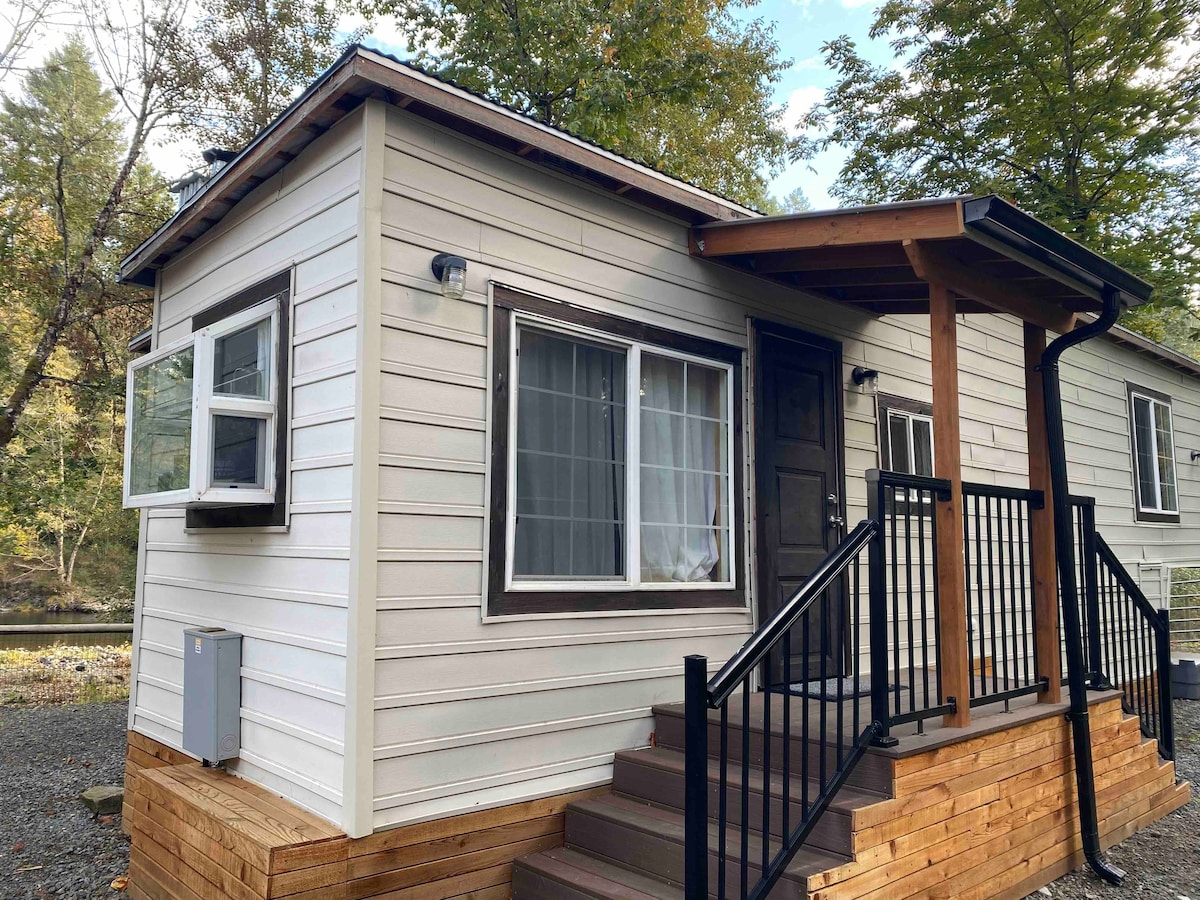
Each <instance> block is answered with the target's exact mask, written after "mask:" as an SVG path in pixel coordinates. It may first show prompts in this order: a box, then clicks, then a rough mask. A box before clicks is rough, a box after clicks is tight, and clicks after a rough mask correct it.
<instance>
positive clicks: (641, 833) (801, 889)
mask: <svg viewBox="0 0 1200 900" xmlns="http://www.w3.org/2000/svg"><path fill="white" fill-rule="evenodd" d="M654 713H655V722H656V725H655V738H656V742H655V743H656V746H654V747H650V748H647V749H643V750H635V751H627V752H622V753H618V754H617V755H616V760H615V764H614V767H613V785H612V793H611V794H608V795H604V796H601V797H595V798H590V799H588V800H585V801H583V802H580V803H573V804H571V805H570V806H568V807H567V812H566V833H565V846H564V847H563V848H561V849H555V850H547V851H543V852H541V853H537V854H534V855H532V856H528V857H525V858H524V859H520V860H517V862H516V864H515V866H514V870H513V898H514V900H534V898H544V900H582V898H591V900H608V898H611V900H651V898H654V900H677V898H682V897H683V831H684V820H683V797H684V756H683V706H682V704H672V705H667V706H659V707H655V709H654ZM717 722H719V719H715V718H714V719H713V720H712V721H711V722H710V725H715V723H717ZM739 723H740V719H739ZM771 730H772V732H773V735H772V737H773V740H772V770H774V771H775V773H776V774H774V775H773V777H772V780H771V789H770V791H769V793H768V795H767V796H766V797H764V791H763V788H764V781H765V779H764V777H763V768H762V762H763V745H764V735H763V726H762V710H761V706H758V707H752V712H751V718H750V761H751V766H750V769H749V779H748V784H747V789H748V793H749V817H750V821H751V822H752V823H757V826H756V827H754V828H753V829H752V833H751V835H750V838H749V841H748V850H749V852H748V854H747V855H748V866H747V867H748V869H749V878H750V883H751V884H753V883H754V882H755V881H756V880H757V879H758V877H759V874H760V872H761V863H762V846H763V844H762V842H763V835H762V831H761V829H762V814H763V804H764V803H767V802H769V803H770V804H771V825H772V829H771V830H772V834H771V835H770V836H769V838H768V840H769V842H770V845H771V849H772V852H773V850H774V848H776V847H778V845H779V838H780V835H779V831H780V829H781V822H782V805H783V786H782V774H781V773H780V771H779V768H780V766H781V759H780V758H781V755H782V746H783V734H782V732H781V731H780V729H779V728H778V726H775V727H773V728H772V729H771ZM794 731H795V730H794ZM717 737H718V735H717V732H716V731H715V730H714V731H713V733H712V735H711V740H710V741H709V747H710V752H711V751H712V750H714V749H715V748H717V747H719V743H718V741H717ZM789 745H790V747H791V754H792V763H791V765H792V771H793V776H792V777H791V779H790V781H791V785H790V801H791V802H790V806H791V810H792V812H791V816H790V820H791V823H792V824H793V825H794V824H795V823H796V822H797V821H798V819H799V816H800V798H801V797H802V796H804V793H805V785H804V784H803V782H802V780H801V779H800V778H798V777H795V775H794V772H795V771H796V770H798V769H799V763H798V760H799V759H800V758H801V757H802V756H803V754H804V753H805V752H808V753H809V754H810V760H811V761H812V762H813V764H816V763H817V761H818V758H817V756H816V755H815V749H814V748H815V745H814V744H813V742H812V741H811V740H810V741H809V742H808V746H807V748H806V747H805V744H804V742H803V740H802V738H800V737H798V736H797V734H796V733H793V734H792V735H790V740H789ZM729 747H730V750H731V752H732V751H734V750H735V748H736V753H735V754H734V756H735V758H734V759H731V761H730V763H729V765H728V769H727V796H728V809H729V815H730V822H731V827H730V828H729V831H728V834H727V837H726V839H727V859H726V878H727V883H728V884H729V885H731V886H736V885H737V884H738V881H739V878H740V866H741V837H740V832H739V831H738V829H737V828H736V827H734V826H736V825H738V824H739V823H740V818H741V790H742V767H741V757H740V754H741V747H742V734H741V730H740V728H738V729H732V728H731V730H730V733H729ZM881 764H882V765H881ZM859 769H861V770H862V771H858V772H856V773H855V774H854V775H853V776H852V777H851V781H850V784H848V785H847V786H846V787H845V788H843V789H842V791H841V792H839V794H838V796H837V797H836V798H835V800H834V802H833V805H832V806H831V807H830V808H829V809H828V810H827V811H826V813H825V815H823V816H822V817H821V819H820V820H819V822H818V824H817V826H816V828H815V829H814V831H813V833H812V835H811V836H810V838H809V840H808V841H807V842H806V843H805V845H804V846H803V847H801V848H800V850H799V852H798V853H797V854H796V856H795V857H794V858H793V859H792V861H791V864H790V865H789V866H788V869H787V872H786V874H785V875H784V877H783V879H782V880H781V881H780V882H779V884H778V885H777V886H776V888H775V890H774V891H772V894H771V896H772V897H780V898H802V897H805V896H806V885H807V883H808V879H809V878H810V877H811V876H813V875H816V874H819V873H821V872H825V871H827V870H830V869H833V868H837V867H839V866H842V865H845V864H846V863H848V862H850V861H851V859H852V855H851V846H852V843H853V832H852V826H853V812H854V810H855V809H859V808H862V807H866V806H870V805H872V804H875V803H879V802H881V801H883V800H885V799H886V798H887V796H888V794H887V793H886V792H885V791H886V787H887V785H889V784H890V780H891V762H890V760H887V759H884V758H882V757H880V758H878V760H873V758H872V757H871V756H868V757H865V758H864V760H863V763H862V764H860V766H859ZM719 779H720V766H719V763H718V761H717V760H716V759H715V758H711V757H710V763H709V770H708V784H709V811H710V815H711V816H712V818H711V819H710V825H709V851H710V852H709V884H710V888H711V890H713V891H715V890H716V885H717V865H718V857H717V846H718V839H719V835H718V833H717V830H718V828H717V824H716V822H715V815H716V811H717V808H718V794H719V790H720V788H719V784H720V781H719ZM881 788H883V789H884V790H880V789H881ZM817 791H818V787H817V785H816V783H815V782H812V781H810V783H809V785H808V788H807V796H808V797H809V798H812V797H815V796H816V793H817ZM714 896H715V895H714Z"/></svg>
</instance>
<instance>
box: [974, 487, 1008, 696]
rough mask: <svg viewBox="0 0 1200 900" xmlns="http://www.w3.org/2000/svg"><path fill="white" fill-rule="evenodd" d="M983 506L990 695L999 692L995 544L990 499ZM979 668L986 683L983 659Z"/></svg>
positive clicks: (985, 667)
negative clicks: (985, 545)
mask: <svg viewBox="0 0 1200 900" xmlns="http://www.w3.org/2000/svg"><path fill="white" fill-rule="evenodd" d="M984 505H985V507H986V509H987V561H988V562H987V564H988V622H989V623H990V624H991V626H992V634H991V638H992V641H991V644H992V693H993V694H994V693H996V692H998V691H999V690H1000V684H999V670H1000V660H999V654H998V653H997V652H996V570H995V568H994V566H995V555H994V553H993V548H994V546H995V544H994V541H993V540H992V498H991V497H987V498H985V501H984ZM1001 570H1003V564H1001ZM981 656H983V657H986V656H987V653H986V652H984V653H983V654H981ZM979 668H980V671H981V672H983V673H985V674H984V675H983V678H984V681H985V682H986V679H987V675H986V672H987V666H986V665H985V662H984V660H983V659H980V661H979ZM983 693H985V694H986V693H987V691H986V690H984V692H983Z"/></svg>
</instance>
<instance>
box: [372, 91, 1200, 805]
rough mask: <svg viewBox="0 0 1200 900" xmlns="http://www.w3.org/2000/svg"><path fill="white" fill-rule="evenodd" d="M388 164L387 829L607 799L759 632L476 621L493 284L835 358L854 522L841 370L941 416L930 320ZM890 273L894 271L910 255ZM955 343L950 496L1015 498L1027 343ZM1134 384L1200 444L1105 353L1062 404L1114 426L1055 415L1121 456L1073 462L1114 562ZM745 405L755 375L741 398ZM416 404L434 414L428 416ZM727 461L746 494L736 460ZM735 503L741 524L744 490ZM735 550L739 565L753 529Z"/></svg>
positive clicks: (380, 737)
mask: <svg viewBox="0 0 1200 900" xmlns="http://www.w3.org/2000/svg"><path fill="white" fill-rule="evenodd" d="M385 144H386V148H387V149H386V155H385V167H384V199H383V222H382V230H383V258H382V267H383V278H384V299H383V304H384V321H383V327H384V347H385V352H384V360H383V366H384V371H385V373H386V375H387V377H386V378H385V380H384V382H383V393H382V399H381V403H382V406H383V408H382V410H381V435H382V439H381V447H380V449H381V458H380V507H379V508H380V525H379V529H380V534H381V536H387V537H386V538H381V544H380V582H379V583H380V594H379V601H378V626H377V648H376V697H375V707H376V708H375V722H376V726H375V748H374V749H375V756H376V762H375V785H376V788H375V790H376V799H375V822H376V826H377V827H391V826H395V825H399V824H403V823H406V822H419V821H423V820H427V819H431V818H435V817H437V816H439V815H446V814H449V813H452V812H454V811H456V810H462V809H467V808H471V807H473V806H475V805H478V804H483V805H490V804H497V803H502V802H511V801H513V800H518V799H522V798H531V797H537V796H539V795H541V794H543V793H544V792H547V791H550V790H559V789H567V788H568V787H570V786H576V787H585V786H587V785H589V784H591V783H593V781H592V780H593V779H596V778H597V777H599V778H601V779H603V778H604V777H606V776H607V773H608V772H609V771H610V766H611V755H612V753H613V752H615V751H616V750H618V749H626V748H628V747H633V746H641V745H645V744H646V743H648V742H649V740H650V735H649V731H650V729H651V726H652V723H651V720H650V719H649V717H648V711H647V707H646V705H645V704H647V703H648V702H651V698H653V697H659V696H665V695H668V694H671V695H672V696H674V697H675V698H676V699H677V697H678V691H679V683H678V676H679V673H680V671H681V662H680V660H681V654H680V651H681V649H682V650H685V652H686V650H687V649H688V648H690V650H691V652H704V653H706V654H707V655H708V656H709V658H710V661H711V664H712V665H713V666H716V665H719V664H720V663H721V662H723V661H724V659H726V658H727V657H728V655H729V654H730V653H732V652H733V651H734V650H735V649H736V648H737V647H738V646H740V644H741V643H742V642H743V640H744V639H745V637H746V636H747V635H748V634H749V632H750V630H751V628H752V621H751V616H750V613H749V612H744V613H737V612H727V611H708V612H705V611H703V610H691V611H680V610H670V609H667V610H651V609H643V610H636V611H633V612H630V611H611V612H607V613H591V614H579V615H554V614H547V613H542V614H535V615H529V616H515V617H503V616H490V615H488V613H487V605H486V604H487V594H488V585H487V583H486V581H487V572H488V571H489V570H490V569H491V567H492V566H494V565H496V564H498V562H497V561H495V560H494V559H493V558H492V557H493V553H494V551H492V552H489V548H488V546H487V532H486V527H485V526H486V524H487V521H488V519H487V516H488V515H492V514H493V513H487V511H486V499H485V498H486V490H487V485H488V484H489V481H490V479H494V478H497V477H504V473H503V472H500V471H498V470H496V469H493V468H492V467H491V466H490V465H489V463H488V454H487V430H486V429H489V428H492V427H495V422H494V420H493V418H492V414H491V412H490V411H489V406H490V404H489V402H488V397H489V393H490V389H491V383H490V380H489V377H488V376H487V373H488V371H489V370H488V369H487V368H485V367H483V366H481V359H486V357H481V356H480V355H477V354H478V351H479V350H483V351H484V352H485V353H493V352H495V349H496V347H497V346H498V345H497V336H496V335H495V334H494V333H492V331H491V328H490V317H489V315H488V311H489V308H490V303H491V299H492V293H493V287H492V286H493V285H495V286H501V287H503V288H506V289H512V290H515V291H518V292H521V293H524V294H530V295H533V296H535V297H542V298H546V299H548V300H552V301H558V302H562V303H569V304H572V305H574V306H576V307H579V308H581V309H584V310H591V311H594V312H596V313H600V314H604V315H610V316H619V317H622V318H625V319H628V320H630V321H632V322H637V323H644V324H645V325H647V326H652V327H656V328H663V329H669V330H671V331H674V332H679V333H683V334H687V335H690V336H693V337H695V338H699V339H703V340H711V341H717V342H720V343H722V344H727V345H731V346H734V347H741V348H746V347H748V346H749V341H750V332H749V326H748V324H747V321H748V319H749V318H754V317H758V318H763V319H767V320H772V321H778V322H781V323H785V324H790V325H793V326H796V327H799V328H802V329H806V330H809V331H812V332H815V333H817V334H820V335H824V336H827V337H829V338H832V339H834V340H839V341H841V343H842V345H843V356H844V360H843V366H844V368H845V372H844V373H843V375H844V383H845V384H846V390H845V394H844V407H845V419H846V434H847V445H846V460H845V466H846V472H845V478H846V484H845V494H846V498H847V506H848V516H849V521H857V519H859V518H861V517H862V516H863V515H864V514H865V510H866V487H865V483H864V481H863V473H864V472H865V470H866V469H868V468H871V467H873V466H875V465H877V456H876V443H877V441H876V421H875V420H876V416H875V404H874V398H873V397H871V396H869V395H864V394H862V393H860V392H859V391H858V390H857V389H855V388H853V386H852V385H850V379H849V371H850V369H851V368H853V367H854V366H855V365H865V366H868V367H870V368H875V369H877V370H879V371H880V372H881V376H880V389H881V390H885V391H886V392H887V393H889V394H898V395H901V396H905V397H908V398H910V399H912V400H917V401H924V402H928V401H929V400H930V396H931V384H932V380H931V372H930V338H929V327H928V318H927V317H924V316H885V317H877V316H871V315H866V314H863V313H860V312H858V311H856V310H852V309H847V308H846V307H844V306H838V305H835V304H832V303H829V302H826V301H822V300H819V299H815V298H812V297H808V296H805V295H803V294H800V293H797V292H795V291H792V290H788V289H786V288H784V287H782V286H779V285H776V284H772V283H770V282H768V281H765V280H763V279H760V278H754V277H751V276H748V275H746V274H744V273H739V272H736V271H733V270H731V269H729V268H727V267H723V266H720V265H716V264H712V263H709V262H706V261H704V260H699V259H697V258H695V257H692V256H689V248H688V245H687V238H688V231H687V229H686V228H685V227H684V226H683V224H682V223H680V222H679V221H677V220H672V219H670V218H669V217H665V216H661V215H658V214H656V213H654V212H652V211H649V210H647V209H646V208H645V207H643V206H637V205H634V204H631V203H626V202H625V201H623V200H622V199H620V198H619V197H614V196H613V195H612V194H610V193H607V192H602V191H598V190H595V189H593V188H591V187H588V186H585V185H580V183H579V182H577V181H572V180H571V179H568V178H566V177H564V176H559V175H556V174H547V173H546V172H545V170H543V169H540V168H538V167H537V166H536V165H535V164H533V163H530V162H526V161H523V160H521V159H519V158H517V159H514V158H512V157H509V156H506V155H503V154H500V153H497V152H496V151H495V150H494V149H493V148H490V147H488V146H486V145H485V144H483V143H480V142H478V141H475V140H472V139H469V138H465V137H463V136H461V135H458V134H454V133H451V132H450V131H449V130H447V129H444V128H441V127H439V126H437V125H436V124H430V123H429V122H428V121H424V120H422V119H420V118H417V117H415V116H412V115H409V114H407V113H406V112H404V111H401V110H399V109H395V108H390V109H389V110H388V117H387V128H386V133H385ZM943 224H944V225H945V227H948V228H953V227H954V226H953V223H950V224H945V223H943ZM736 227H737V226H735V225H730V226H722V227H720V228H715V229H711V230H710V231H709V232H708V233H712V234H715V233H719V232H722V231H724V230H726V229H727V228H728V229H731V230H734V229H736ZM931 227H932V226H931ZM939 227H941V226H939ZM442 251H453V252H456V253H460V254H462V255H464V256H465V257H466V258H467V260H468V270H467V293H466V295H465V297H464V298H463V299H462V300H459V301H448V300H445V299H443V298H441V296H440V293H439V289H438V285H437V284H436V283H434V282H433V280H432V275H431V274H430V272H429V268H428V267H429V260H430V258H431V257H432V256H433V254H435V253H437V252H442ZM897 261H898V264H903V263H904V262H905V260H904V258H903V253H902V251H901V256H900V257H899V258H897ZM957 331H958V344H959V365H960V383H959V390H960V403H961V417H962V422H961V425H962V459H963V466H964V476H963V477H964V479H967V480H978V481H983V482H986V483H998V484H1009V485H1013V486H1018V487H1020V486H1024V485H1025V483H1026V479H1027V477H1028V465H1027V459H1028V457H1027V443H1026V438H1025V412H1024V410H1025V375H1024V367H1023V362H1022V359H1023V334H1022V326H1021V323H1020V322H1018V321H1017V320H1016V319H1014V318H1012V317H1011V316H1006V315H999V314H997V315H971V316H966V317H960V318H959V320H958V328H957ZM426 346H428V349H425V347H426ZM389 348H390V349H389ZM409 351H411V353H410V352H409ZM1127 368H1137V369H1138V371H1139V372H1143V373H1145V375H1144V378H1143V381H1142V382H1140V383H1145V384H1147V385H1148V386H1153V385H1154V384H1155V383H1159V382H1161V380H1162V379H1164V378H1165V379H1167V380H1168V381H1170V382H1171V387H1173V388H1174V390H1175V391H1176V396H1177V397H1178V396H1179V393H1180V392H1183V391H1190V392H1192V394H1193V398H1192V400H1190V401H1187V402H1181V401H1180V400H1179V399H1177V400H1176V401H1175V407H1174V409H1175V415H1176V429H1177V434H1178V435H1182V434H1184V433H1185V430H1194V431H1195V433H1198V434H1200V427H1198V426H1200V403H1197V402H1196V401H1197V400H1200V392H1198V391H1197V390H1196V388H1197V386H1196V385H1195V384H1194V383H1192V382H1190V381H1185V380H1183V377H1182V375H1181V373H1180V372H1179V371H1178V370H1177V369H1170V368H1168V367H1166V366H1164V365H1162V364H1160V363H1158V362H1156V361H1154V360H1153V359H1151V358H1149V357H1147V356H1145V355H1144V354H1136V353H1134V352H1132V351H1130V350H1126V349H1124V348H1122V347H1119V346H1117V345H1116V344H1115V343H1113V342H1111V341H1098V342H1093V343H1092V344H1090V345H1088V346H1086V347H1085V348H1083V349H1081V350H1077V351H1072V353H1071V354H1069V355H1068V357H1067V358H1066V359H1065V360H1064V363H1063V379H1064V385H1065V386H1066V390H1067V392H1068V395H1070V393H1071V392H1073V391H1074V392H1077V391H1079V390H1085V389H1087V386H1088V385H1092V384H1095V385H1096V387H1095V388H1094V390H1096V391H1098V392H1100V393H1102V394H1104V395H1106V396H1107V395H1108V394H1109V393H1112V394H1113V395H1114V396H1116V397H1117V398H1118V402H1117V403H1116V405H1115V407H1114V408H1112V409H1110V408H1109V405H1108V404H1101V403H1097V404H1091V405H1090V406H1089V405H1088V404H1085V403H1078V402H1077V403H1075V404H1073V405H1072V406H1071V407H1070V408H1069V410H1068V415H1067V430H1068V436H1069V439H1070V440H1071V441H1072V444H1073V445H1079V446H1080V447H1091V448H1097V447H1105V446H1108V445H1109V444H1110V443H1112V444H1113V446H1112V449H1111V451H1109V454H1110V455H1104V456H1102V458H1099V459H1095V460H1093V459H1090V458H1089V457H1087V456H1086V455H1084V454H1080V458H1082V459H1084V460H1086V462H1084V463H1082V464H1081V463H1079V462H1076V463H1075V464H1073V466H1072V479H1073V482H1074V483H1076V484H1078V485H1079V490H1080V491H1082V492H1091V491H1093V490H1094V491H1095V492H1103V493H1104V496H1103V499H1102V504H1103V505H1102V507H1101V509H1100V510H1099V516H1100V520H1101V521H1102V522H1105V521H1107V522H1109V523H1110V527H1109V532H1110V533H1112V535H1113V536H1114V537H1116V538H1117V539H1120V538H1121V537H1122V536H1123V535H1125V534H1127V532H1125V531H1124V528H1125V525H1128V526H1129V527H1130V528H1134V527H1136V528H1142V529H1144V526H1135V525H1134V523H1133V515H1132V506H1131V503H1132V475H1131V471H1132V470H1131V465H1130V460H1129V454H1128V450H1127V449H1125V450H1123V451H1122V447H1123V446H1124V445H1123V444H1122V445H1121V446H1117V444H1116V443H1115V441H1116V439H1110V438H1109V437H1107V436H1106V435H1105V434H1104V432H1105V431H1110V430H1112V429H1114V428H1123V427H1125V423H1124V421H1123V418H1122V410H1123V407H1122V403H1123V397H1124V388H1123V379H1124V377H1125V375H1124V373H1125V371H1126V369H1127ZM1150 371H1154V372H1155V373H1156V375H1155V376H1154V378H1151V376H1150V375H1149V372H1150ZM1097 372H1098V373H1099V374H1100V375H1101V376H1102V377H1101V378H1099V379H1097V378H1096V377H1095V373H1097ZM1139 377H1143V376H1139ZM1155 378H1157V379H1159V382H1155V380H1154V379H1155ZM1146 379H1149V380H1146ZM443 385H444V386H447V387H451V386H452V387H453V390H444V389H443V387H442V386H443ZM752 389H753V388H752V385H751V384H750V379H749V373H748V371H745V370H744V371H743V393H744V394H745V395H746V396H747V397H748V396H749V394H750V392H751V391H752ZM1163 390H1165V391H1167V392H1170V389H1169V388H1166V387H1164V388H1163ZM426 392H431V393H432V395H433V396H438V397H440V398H444V399H445V401H446V403H445V404H441V403H438V404H437V407H438V408H436V409H434V408H433V407H434V402H433V401H432V400H431V399H428V397H429V396H430V395H429V394H427V393H426ZM437 392H441V393H437ZM743 401H744V402H745V403H746V404H747V406H746V408H745V410H744V412H745V416H746V421H747V427H752V421H753V420H752V411H751V410H750V409H749V407H748V400H746V399H745V397H744V398H743ZM481 414H482V419H481ZM481 427H482V429H484V430H480V428H481ZM1121 440H1124V439H1121ZM1182 441H1183V438H1182V437H1177V443H1179V444H1180V446H1181V447H1182V446H1183V444H1182ZM1180 452H1181V453H1182V450H1181V451H1180ZM739 462H740V464H741V466H742V467H743V468H742V475H743V478H744V480H745V483H746V484H747V485H748V484H749V476H750V472H749V468H748V465H749V463H748V460H746V459H742V460H740V461H739ZM1185 468H1186V467H1185V466H1184V465H1183V464H1182V463H1180V466H1179V469H1180V495H1181V502H1182V503H1183V504H1184V508H1185V518H1186V509H1187V503H1188V499H1187V498H1188V496H1189V491H1190V492H1193V494H1195V493H1196V492H1197V489H1198V488H1200V485H1197V484H1194V483H1193V482H1192V479H1191V478H1190V476H1189V473H1188V472H1187V471H1185ZM742 494H743V499H744V501H745V503H746V505H747V510H748V513H749V516H752V515H753V498H752V497H751V496H750V492H749V489H748V488H743V491H742ZM1198 499H1200V498H1198ZM1195 506H1196V512H1198V513H1200V502H1197V503H1196V504H1195ZM443 519H448V520H449V521H445V522H443V521H442V520H443ZM748 521H752V518H749V517H748ZM1118 522H1119V523H1122V528H1120V529H1117V528H1113V527H1111V526H1112V525H1115V524H1117V523H1118ZM426 523H428V531H427V533H425V534H420V535H419V534H418V532H422V531H424V530H425V525H426ZM1135 534H1136V538H1137V539H1138V540H1143V539H1145V538H1146V537H1147V536H1148V533H1147V532H1145V531H1138V532H1135ZM744 540H745V545H746V548H747V551H749V550H751V549H752V535H751V534H750V533H749V531H748V530H747V531H746V532H745V534H744ZM1158 540H1160V538H1159V537H1158V536H1157V535H1156V536H1155V541H1158ZM1197 551H1198V553H1200V547H1198V548H1197ZM1138 555H1139V556H1140V555H1141V554H1140V553H1139V554H1138ZM739 562H740V563H741V564H742V565H746V564H747V563H746V558H745V557H744V556H739ZM748 589H749V590H750V591H751V593H752V591H753V585H752V584H750V585H748ZM751 599H752V598H751ZM468 723H470V724H468ZM476 723H478V724H476ZM622 742H625V743H624V744H622ZM597 773H599V776H598V774H597Z"/></svg>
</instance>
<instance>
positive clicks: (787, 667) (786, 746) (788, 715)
mask: <svg viewBox="0 0 1200 900" xmlns="http://www.w3.org/2000/svg"><path fill="white" fill-rule="evenodd" d="M791 803H792V630H791V629H790V628H789V629H788V630H787V631H785V632H784V633H783V838H784V840H787V836H788V823H789V821H790V818H791V812H792V809H791Z"/></svg>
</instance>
